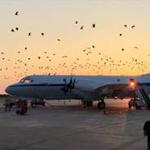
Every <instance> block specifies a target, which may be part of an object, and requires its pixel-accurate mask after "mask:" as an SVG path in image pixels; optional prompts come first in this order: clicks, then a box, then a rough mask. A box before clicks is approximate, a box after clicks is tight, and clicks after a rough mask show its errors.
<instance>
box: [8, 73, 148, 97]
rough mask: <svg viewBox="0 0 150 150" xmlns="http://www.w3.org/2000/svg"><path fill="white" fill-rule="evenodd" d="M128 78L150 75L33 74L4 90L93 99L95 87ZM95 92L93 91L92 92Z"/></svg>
mask: <svg viewBox="0 0 150 150" xmlns="http://www.w3.org/2000/svg"><path fill="white" fill-rule="evenodd" d="M130 79H135V80H137V82H139V83H148V84H149V83H150V75H142V76H63V75H60V76H46V75H45V76H43V75H33V76H27V77H25V78H23V79H22V80H21V81H20V82H18V83H16V84H13V85H10V86H8V87H7V88H6V92H7V93H8V94H10V95H15V96H18V97H28V98H45V99H64V98H76V99H80V98H83V99H86V98H87V97H89V98H90V99H93V98H94V97H93V93H94V92H95V90H96V89H98V88H100V87H103V86H107V85H115V84H128V82H129V80H130ZM94 94H95V93H94Z"/></svg>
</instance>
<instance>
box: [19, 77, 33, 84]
mask: <svg viewBox="0 0 150 150" xmlns="http://www.w3.org/2000/svg"><path fill="white" fill-rule="evenodd" d="M31 82H32V80H31V79H30V78H23V79H21V80H20V81H19V83H31Z"/></svg>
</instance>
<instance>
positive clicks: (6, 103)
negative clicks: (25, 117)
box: [4, 97, 12, 112]
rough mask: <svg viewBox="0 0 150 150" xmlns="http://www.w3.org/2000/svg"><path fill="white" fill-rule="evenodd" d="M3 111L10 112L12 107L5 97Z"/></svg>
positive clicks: (9, 100) (8, 99)
mask: <svg viewBox="0 0 150 150" xmlns="http://www.w3.org/2000/svg"><path fill="white" fill-rule="evenodd" d="M4 105H5V111H6V112H7V111H11V108H12V105H11V99H10V98H9V97H7V98H6V99H5V104H4Z"/></svg>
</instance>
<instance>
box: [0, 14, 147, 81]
mask: <svg viewBox="0 0 150 150" xmlns="http://www.w3.org/2000/svg"><path fill="white" fill-rule="evenodd" d="M14 15H15V16H18V15H20V14H19V11H16V12H15V13H14ZM74 24H75V25H80V24H79V21H77V20H76V21H75V22H74ZM84 27H85V26H84V25H80V26H79V29H80V30H84V29H85V28H84ZM123 27H124V28H128V29H131V30H133V29H135V28H136V26H135V25H127V24H124V25H123ZM91 28H92V29H95V28H96V24H95V23H93V24H91ZM18 31H19V27H18V26H17V27H15V28H12V29H11V32H12V33H15V32H18ZM27 35H28V36H32V32H28V33H27ZM40 35H41V36H45V33H44V32H41V33H40ZM123 35H124V34H123V33H119V36H120V37H122V36H123ZM57 41H58V42H61V41H62V39H60V38H57ZM133 48H134V49H136V50H138V49H139V47H138V46H134V47H133ZM23 49H24V50H19V51H17V52H16V53H17V58H16V59H15V60H14V59H11V57H10V58H9V57H8V56H7V57H6V53H5V51H0V59H1V61H3V62H5V63H7V62H10V63H11V69H13V73H12V74H11V77H10V76H8V75H7V71H8V70H9V69H10V68H9V67H7V65H6V66H1V67H0V74H1V73H2V72H3V71H4V72H6V75H4V79H6V80H7V79H8V78H12V77H14V79H19V78H21V77H23V76H26V75H29V74H47V75H57V74H61V73H59V70H65V71H66V72H67V73H68V74H76V73H78V72H80V71H81V70H82V72H84V70H86V71H90V72H93V74H95V75H100V74H103V73H104V72H103V70H104V68H106V69H107V70H109V72H110V74H111V72H114V71H115V73H118V74H119V72H120V70H121V69H122V68H123V67H128V68H130V69H131V70H133V69H137V68H138V70H140V72H144V70H145V69H147V66H146V65H145V64H146V63H145V62H144V61H143V60H139V59H138V58H136V57H131V59H129V60H128V61H124V60H121V59H120V60H116V59H114V58H113V57H111V56H107V55H104V54H103V53H102V52H101V51H100V50H97V48H96V45H90V46H87V47H86V48H85V49H83V50H80V53H81V56H84V59H85V60H86V61H85V62H84V63H81V60H82V59H83V57H77V56H75V57H74V58H71V59H72V61H71V60H70V59H69V54H68V55H62V56H61V58H58V57H57V55H58V54H57V53H56V52H49V51H43V54H42V55H40V56H38V55H37V56H36V59H37V61H38V62H39V61H41V60H44V62H46V63H45V64H48V65H44V64H42V61H41V63H40V65H37V64H32V60H33V59H34V58H33V57H32V56H30V57H27V56H24V59H21V58H20V56H19V54H21V53H23V52H24V51H28V47H24V48H23ZM120 51H121V52H124V51H125V48H121V50H120ZM95 55H96V56H97V57H98V59H96V61H95V62H94V63H93V62H92V61H93V59H92V58H93V57H94V56H95ZM34 57H35V56H34ZM59 57H60V56H59ZM55 59H60V63H59V64H57V66H53V65H52V64H53V61H54V60H55ZM68 62H69V63H68ZM22 68H24V71H23V72H20V70H21V69H22ZM32 70H34V71H35V70H36V71H35V72H32ZM66 72H65V73H66Z"/></svg>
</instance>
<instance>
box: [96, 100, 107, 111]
mask: <svg viewBox="0 0 150 150" xmlns="http://www.w3.org/2000/svg"><path fill="white" fill-rule="evenodd" d="M105 106H106V104H105V102H104V100H100V101H99V102H98V104H97V108H98V109H100V110H102V109H105Z"/></svg>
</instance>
